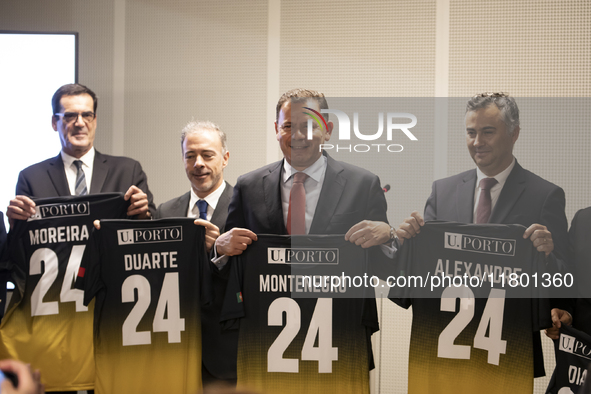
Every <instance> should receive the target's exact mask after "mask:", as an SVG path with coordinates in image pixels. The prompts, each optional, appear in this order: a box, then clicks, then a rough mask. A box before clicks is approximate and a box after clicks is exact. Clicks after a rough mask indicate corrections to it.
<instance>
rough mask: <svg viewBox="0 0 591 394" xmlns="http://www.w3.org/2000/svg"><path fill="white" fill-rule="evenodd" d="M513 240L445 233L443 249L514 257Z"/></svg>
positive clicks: (514, 243)
mask: <svg viewBox="0 0 591 394" xmlns="http://www.w3.org/2000/svg"><path fill="white" fill-rule="evenodd" d="M515 245H516V242H515V240H514V239H502V238H490V237H479V236H474V235H468V234H457V233H448V232H446V233H445V236H444V240H443V247H444V248H445V249H457V250H464V251H469V252H476V253H486V254H496V255H501V256H515Z"/></svg>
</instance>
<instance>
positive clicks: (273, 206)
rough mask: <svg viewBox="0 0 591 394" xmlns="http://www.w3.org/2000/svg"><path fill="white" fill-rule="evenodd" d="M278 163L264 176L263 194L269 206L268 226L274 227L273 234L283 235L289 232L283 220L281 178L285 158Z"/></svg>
mask: <svg viewBox="0 0 591 394" xmlns="http://www.w3.org/2000/svg"><path fill="white" fill-rule="evenodd" d="M276 164H277V165H276V166H275V167H273V168H271V169H270V170H269V174H267V175H265V176H263V195H264V198H265V206H266V208H267V220H269V225H268V226H267V227H268V228H270V229H273V232H272V233H273V234H280V235H283V234H287V229H286V228H285V223H284V221H283V210H282V208H281V189H280V187H281V186H280V185H281V182H282V181H283V180H282V179H281V171H282V169H283V160H281V161H279V162H277V163H276Z"/></svg>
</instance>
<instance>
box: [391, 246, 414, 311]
mask: <svg viewBox="0 0 591 394" xmlns="http://www.w3.org/2000/svg"><path fill="white" fill-rule="evenodd" d="M414 243H415V238H412V239H409V240H406V242H404V244H403V245H402V246H401V247H400V249H398V252H397V253H396V256H395V260H394V267H395V268H394V269H393V270H392V272H394V274H393V275H392V276H391V277H389V278H388V285H389V286H392V287H390V293H389V294H388V298H389V299H390V301H392V302H394V303H396V304H397V305H398V306H401V307H403V308H405V309H408V308H409V307H410V306H411V304H412V299H411V294H410V288H409V287H398V286H396V283H397V282H396V278H397V277H405V276H407V275H409V274H410V272H411V269H412V264H411V262H412V254H413V246H414Z"/></svg>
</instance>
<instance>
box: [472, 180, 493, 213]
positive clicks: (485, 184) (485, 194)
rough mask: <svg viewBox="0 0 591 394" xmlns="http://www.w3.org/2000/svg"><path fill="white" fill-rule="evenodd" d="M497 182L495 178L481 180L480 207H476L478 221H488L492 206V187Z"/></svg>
mask: <svg viewBox="0 0 591 394" xmlns="http://www.w3.org/2000/svg"><path fill="white" fill-rule="evenodd" d="M497 183H498V182H497V180H496V179H495V178H483V179H481V180H480V198H479V199H478V207H476V223H488V219H489V218H490V213H491V207H492V200H491V197H490V189H492V188H493V186H494V185H496V184H497Z"/></svg>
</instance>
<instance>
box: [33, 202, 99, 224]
mask: <svg viewBox="0 0 591 394" xmlns="http://www.w3.org/2000/svg"><path fill="white" fill-rule="evenodd" d="M88 215H90V203H89V202H88V201H80V202H70V203H60V204H46V205H37V206H36V207H35V213H34V214H33V215H32V216H31V217H30V218H29V219H28V220H27V221H28V222H30V221H32V220H42V219H52V218H61V217H66V216H68V217H70V216H88Z"/></svg>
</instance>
